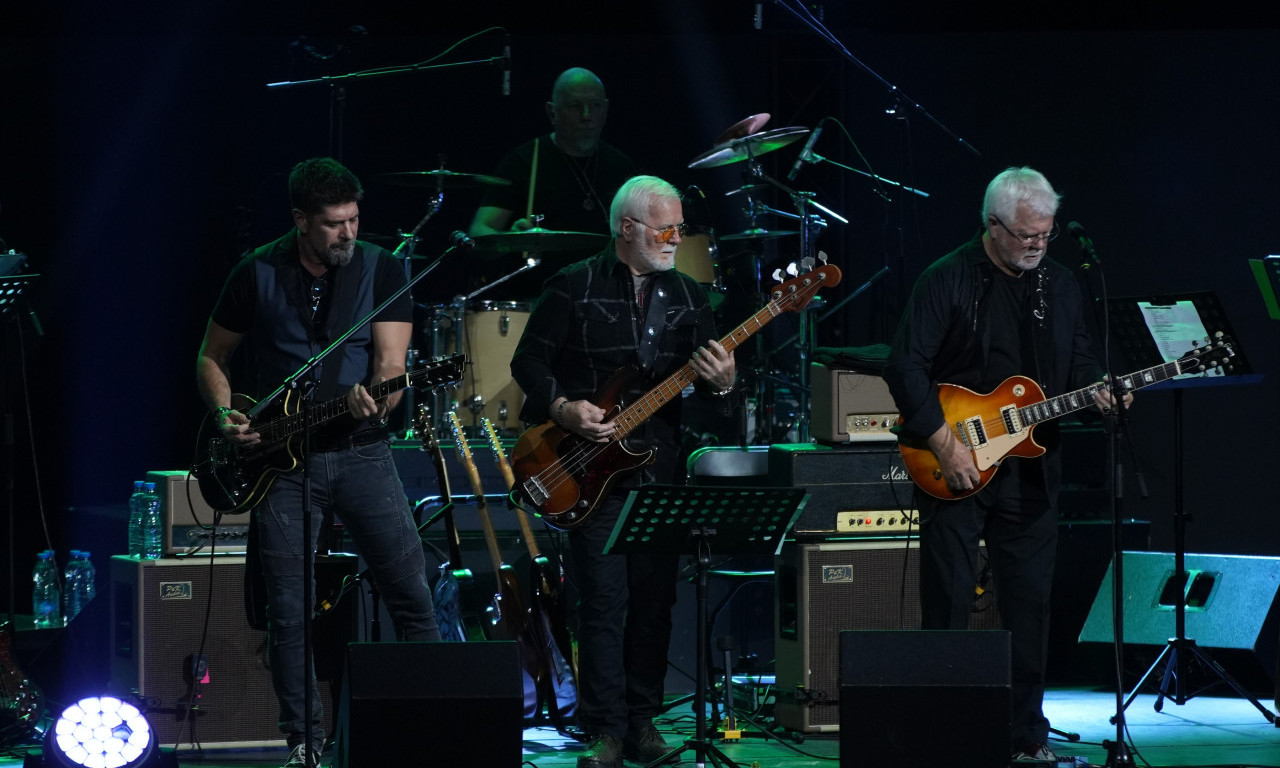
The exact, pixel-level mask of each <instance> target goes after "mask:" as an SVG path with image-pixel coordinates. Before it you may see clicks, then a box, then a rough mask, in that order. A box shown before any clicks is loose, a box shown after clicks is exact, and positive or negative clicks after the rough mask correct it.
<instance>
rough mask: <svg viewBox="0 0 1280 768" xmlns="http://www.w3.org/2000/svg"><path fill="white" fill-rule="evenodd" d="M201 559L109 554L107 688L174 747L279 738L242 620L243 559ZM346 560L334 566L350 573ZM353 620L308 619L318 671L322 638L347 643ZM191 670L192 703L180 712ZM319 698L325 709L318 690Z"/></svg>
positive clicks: (260, 665)
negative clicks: (136, 707) (142, 711)
mask: <svg viewBox="0 0 1280 768" xmlns="http://www.w3.org/2000/svg"><path fill="white" fill-rule="evenodd" d="M210 560H211V558H209V557H191V558H185V559H181V560H179V559H169V558H163V559H160V560H139V559H137V558H135V557H129V556H126V555H116V556H115V557H113V558H111V595H110V600H111V621H110V636H109V639H108V642H109V643H110V664H111V686H110V687H111V690H112V691H113V692H115V693H117V694H120V695H126V696H127V695H130V694H133V693H136V694H138V695H139V696H140V697H141V698H142V700H143V703H144V705H145V707H146V714H147V718H148V720H150V722H151V724H152V726H153V727H154V728H155V730H156V735H157V737H158V738H159V740H160V742H161V743H164V744H178V748H179V749H189V748H193V747H195V746H196V745H202V746H204V747H219V746H240V747H249V746H267V745H278V744H284V736H283V734H281V733H280V730H279V728H278V727H277V722H278V720H279V717H280V714H279V707H278V705H277V703H276V696H275V691H274V689H273V688H272V685H271V673H270V670H269V669H268V667H267V635H266V633H265V632H259V631H257V630H254V629H252V628H250V627H249V624H248V621H247V619H246V617H245V610H244V589H243V575H244V558H243V557H237V556H217V557H215V558H212V563H211V562H210ZM354 560H355V558H350V563H349V565H347V564H345V563H344V567H350V568H352V569H354V565H355V563H354ZM319 572H320V571H319V569H318V570H317V573H319ZM317 591H318V592H319V588H317ZM206 610H208V627H209V631H208V635H207V636H204V637H202V636H201V633H202V631H203V629H204V626H205V615H206ZM353 617H354V613H351V614H346V615H345V617H344V613H343V612H335V613H333V614H330V615H329V616H326V617H325V618H324V619H321V620H318V621H316V623H315V627H314V631H315V637H316V654H317V655H316V661H317V669H318V670H319V669H320V668H321V666H322V664H321V656H322V651H323V650H324V648H325V646H326V645H327V644H328V643H329V642H339V643H343V644H345V643H346V642H347V641H348V640H349V639H350V633H351V624H350V621H351V619H352V618H353ZM343 620H345V621H346V622H347V623H346V624H343V623H342V621H343ZM193 675H194V676H196V677H199V679H200V682H199V685H198V686H196V687H195V691H196V700H195V704H196V706H197V707H198V709H196V714H195V715H194V716H193V717H189V716H188V715H189V711H190V709H191V699H190V690H191V685H190V684H191V682H192V679H193ZM322 678H323V675H322ZM335 679H340V678H339V677H338V676H335ZM320 698H321V700H322V701H323V702H324V705H325V711H326V713H332V712H333V708H332V706H331V703H332V701H333V696H332V695H330V691H329V690H328V689H327V687H326V686H323V685H322V686H320ZM329 716H330V717H331V714H330V715H329Z"/></svg>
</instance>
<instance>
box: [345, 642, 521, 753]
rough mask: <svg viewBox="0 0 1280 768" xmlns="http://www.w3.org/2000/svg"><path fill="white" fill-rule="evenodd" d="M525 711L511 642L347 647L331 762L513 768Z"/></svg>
mask: <svg viewBox="0 0 1280 768" xmlns="http://www.w3.org/2000/svg"><path fill="white" fill-rule="evenodd" d="M523 710H524V694H523V688H522V685H521V672H520V660H519V657H518V656H517V651H516V644H515V643H514V642H474V643H352V644H351V645H350V647H349V648H348V649H347V675H346V678H345V680H344V683H343V694H342V706H341V710H340V713H339V716H338V720H339V722H338V746H337V757H336V762H335V763H334V764H335V766H337V768H365V766H377V765H423V764H424V761H425V763H426V764H431V765H442V766H443V765H475V766H486V767H488V766H493V767H494V768H502V767H503V766H509V768H518V766H519V765H520V763H521V760H522V754H521V752H522V748H523V738H524V730H523V728H524V726H523V721H522V717H523ZM428 734H429V735H430V737H428Z"/></svg>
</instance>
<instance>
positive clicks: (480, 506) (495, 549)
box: [449, 411, 546, 718]
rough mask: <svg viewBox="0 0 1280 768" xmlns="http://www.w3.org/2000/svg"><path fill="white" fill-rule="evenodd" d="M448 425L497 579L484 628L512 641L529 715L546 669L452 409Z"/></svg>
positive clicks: (535, 707) (534, 710)
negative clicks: (474, 499)
mask: <svg viewBox="0 0 1280 768" xmlns="http://www.w3.org/2000/svg"><path fill="white" fill-rule="evenodd" d="M449 426H450V428H451V429H452V430H453V439H454V442H456V443H457V445H458V459H459V460H460V461H461V462H462V464H463V467H464V468H465V469H466V471H467V479H469V480H470V481H471V490H472V491H473V492H474V493H475V496H476V514H477V516H478V517H479V518H480V527H481V528H482V529H483V530H484V541H485V544H486V545H487V546H488V548H489V561H490V563H491V564H492V566H493V576H494V578H495V579H496V580H497V583H496V584H495V587H494V593H493V599H492V600H490V601H489V605H488V606H487V607H486V608H485V613H486V620H485V631H486V633H487V634H488V636H489V639H490V640H514V641H515V642H516V645H517V647H518V648H519V655H520V669H521V672H522V673H523V674H522V677H523V679H524V680H523V683H524V716H525V717H526V718H532V717H534V716H535V715H536V714H537V712H538V689H539V688H540V687H541V686H542V678H543V677H545V676H546V670H545V669H544V668H543V667H542V665H541V664H540V663H539V662H540V657H539V656H538V650H537V643H536V641H535V640H534V638H533V636H532V634H531V632H530V629H529V626H528V625H527V624H526V623H525V612H524V607H523V605H522V602H523V601H521V599H520V585H519V582H518V581H517V580H516V575H515V571H514V570H513V569H512V568H511V566H509V565H507V564H506V563H503V562H502V549H501V547H499V546H498V537H497V535H496V534H495V533H494V532H493V521H492V520H491V519H490V517H489V505H488V503H487V502H486V501H485V497H484V487H483V486H482V484H481V482H480V470H478V469H476V462H475V459H474V458H472V456H471V446H470V445H468V444H467V437H466V434H465V433H464V432H463V429H462V422H461V421H459V420H458V414H457V412H455V411H450V412H449Z"/></svg>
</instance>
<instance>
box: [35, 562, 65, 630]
mask: <svg viewBox="0 0 1280 768" xmlns="http://www.w3.org/2000/svg"><path fill="white" fill-rule="evenodd" d="M31 585H32V587H31V613H32V614H33V616H34V618H35V625H36V626H37V627H59V626H62V591H61V590H60V589H58V564H57V562H56V561H55V560H54V559H53V552H52V551H50V550H45V551H44V552H41V553H40V554H39V555H37V556H36V567H35V568H34V569H32V571H31Z"/></svg>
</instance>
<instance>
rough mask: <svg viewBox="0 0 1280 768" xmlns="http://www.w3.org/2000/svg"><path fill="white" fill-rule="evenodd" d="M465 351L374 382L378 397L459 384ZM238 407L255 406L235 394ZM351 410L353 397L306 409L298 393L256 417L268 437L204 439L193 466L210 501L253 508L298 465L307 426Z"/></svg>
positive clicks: (232, 508)
mask: <svg viewBox="0 0 1280 768" xmlns="http://www.w3.org/2000/svg"><path fill="white" fill-rule="evenodd" d="M464 362H465V357H464V356H463V355H454V356H452V357H446V358H441V359H439V360H435V361H433V362H432V363H431V364H430V365H426V366H424V367H422V368H419V369H417V370H415V371H411V372H408V373H405V374H403V375H401V376H396V377H395V378H392V379H387V380H386V381H383V382H380V383H378V384H374V385H373V386H371V387H369V395H370V396H371V397H372V398H373V399H374V400H377V401H381V400H384V399H385V398H387V397H388V396H390V395H391V394H392V393H395V392H399V391H400V390H402V389H406V388H408V387H414V388H417V389H424V388H429V387H438V386H444V385H446V384H453V383H455V382H457V381H458V380H459V379H461V378H462V367H463V363H464ZM231 404H232V406H233V407H234V408H236V410H239V411H242V412H243V411H247V410H248V409H250V408H252V407H253V405H254V403H253V401H252V399H250V398H248V397H246V396H244V395H233V396H232V400H231ZM348 413H350V408H349V407H348V406H347V397H346V395H343V396H342V397H335V398H334V399H332V400H328V401H326V402H323V403H317V404H316V405H314V406H312V407H311V408H308V409H307V410H306V412H305V414H304V413H303V412H302V409H301V408H300V407H299V404H298V399H297V397H296V396H295V395H294V393H293V392H288V393H286V395H285V397H284V398H283V400H282V402H281V403H280V405H278V406H276V405H272V406H271V407H270V408H267V409H264V411H263V413H262V414H260V415H258V416H256V417H255V418H254V419H253V428H254V430H255V431H256V432H257V433H258V434H259V435H260V436H261V438H262V440H261V442H259V443H258V444H256V445H248V446H239V445H236V444H234V443H232V442H231V441H229V440H227V439H226V438H225V437H223V436H222V435H221V434H218V435H215V436H214V437H211V438H209V439H208V440H204V441H201V443H200V457H199V458H198V459H197V461H196V463H195V464H194V465H193V466H192V467H191V474H193V475H195V478H196V480H197V481H198V483H199V486H200V495H201V496H203V497H204V500H205V502H207V503H208V504H209V506H210V507H213V508H214V509H216V510H217V511H219V512H247V511H249V509H250V508H252V507H253V506H254V505H256V504H257V503H258V502H259V501H262V498H263V497H264V496H266V494H267V491H268V490H269V489H270V488H271V484H272V483H273V482H274V481H275V479H276V478H277V477H279V476H280V475H282V474H284V473H285V472H289V471H291V470H293V468H294V467H296V466H298V456H299V455H300V452H301V449H302V438H303V434H304V432H305V430H306V429H307V428H308V427H310V428H313V429H314V428H315V427H318V426H320V425H321V424H325V423H327V422H329V421H331V420H333V419H336V418H338V417H339V416H344V415H346V414H348Z"/></svg>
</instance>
